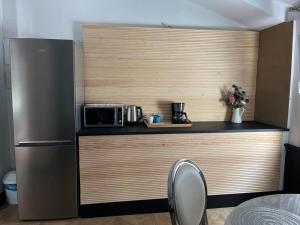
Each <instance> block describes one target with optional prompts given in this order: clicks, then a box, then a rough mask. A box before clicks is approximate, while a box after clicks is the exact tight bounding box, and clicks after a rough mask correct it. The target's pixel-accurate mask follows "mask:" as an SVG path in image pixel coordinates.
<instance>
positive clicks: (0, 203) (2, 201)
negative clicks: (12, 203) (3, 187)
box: [0, 191, 6, 207]
mask: <svg viewBox="0 0 300 225" xmlns="http://www.w3.org/2000/svg"><path fill="white" fill-rule="evenodd" d="M5 204H6V195H5V191H2V192H1V193H0V207H1V206H3V205H5Z"/></svg>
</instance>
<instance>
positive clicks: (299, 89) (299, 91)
mask: <svg viewBox="0 0 300 225" xmlns="http://www.w3.org/2000/svg"><path fill="white" fill-rule="evenodd" d="M298 94H300V81H298Z"/></svg>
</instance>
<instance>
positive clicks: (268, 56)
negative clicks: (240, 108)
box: [255, 22, 293, 128]
mask: <svg viewBox="0 0 300 225" xmlns="http://www.w3.org/2000/svg"><path fill="white" fill-rule="evenodd" d="M259 37H260V40H259V54H258V55H259V56H258V66H257V82H256V83H257V85H256V100H255V121H258V122H263V123H267V124H271V125H275V126H279V127H285V128H286V127H288V116H289V104H290V101H289V100H290V85H291V73H292V71H291V68H292V50H293V22H287V23H282V24H279V25H276V26H273V27H271V28H268V29H265V30H263V31H261V32H260V36H259Z"/></svg>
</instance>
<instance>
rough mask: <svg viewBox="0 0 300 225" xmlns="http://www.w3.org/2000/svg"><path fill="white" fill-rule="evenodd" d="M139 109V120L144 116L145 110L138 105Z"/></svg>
mask: <svg viewBox="0 0 300 225" xmlns="http://www.w3.org/2000/svg"><path fill="white" fill-rule="evenodd" d="M136 108H137V110H138V111H140V116H138V120H140V119H142V118H143V110H142V108H141V107H140V106H138V107H136Z"/></svg>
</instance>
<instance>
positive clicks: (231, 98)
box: [228, 94, 235, 103]
mask: <svg viewBox="0 0 300 225" xmlns="http://www.w3.org/2000/svg"><path fill="white" fill-rule="evenodd" d="M234 101H235V97H234V95H233V94H230V95H229V96H228V102H229V103H234Z"/></svg>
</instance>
